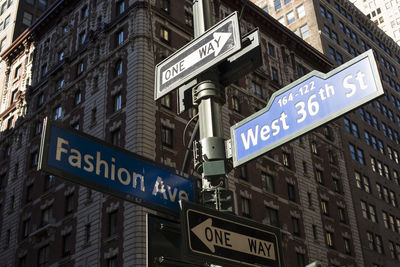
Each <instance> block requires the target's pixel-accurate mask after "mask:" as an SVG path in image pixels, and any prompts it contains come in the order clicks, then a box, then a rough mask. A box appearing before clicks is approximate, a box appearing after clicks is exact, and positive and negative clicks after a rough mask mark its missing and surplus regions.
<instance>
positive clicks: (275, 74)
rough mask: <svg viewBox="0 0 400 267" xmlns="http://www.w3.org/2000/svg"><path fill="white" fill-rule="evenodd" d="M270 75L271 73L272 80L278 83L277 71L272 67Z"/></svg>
mask: <svg viewBox="0 0 400 267" xmlns="http://www.w3.org/2000/svg"><path fill="white" fill-rule="evenodd" d="M271 73H272V80H273V81H275V82H277V83H279V74H278V70H277V69H275V68H274V67H272V68H271Z"/></svg>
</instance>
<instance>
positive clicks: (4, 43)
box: [0, 24, 7, 52]
mask: <svg viewBox="0 0 400 267" xmlns="http://www.w3.org/2000/svg"><path fill="white" fill-rule="evenodd" d="M1 26H2V24H0V27H1ZM6 39H7V37H4V38H3V39H2V40H1V42H0V52H3V49H4V47H5V46H6Z"/></svg>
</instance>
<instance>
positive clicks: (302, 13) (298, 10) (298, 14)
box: [296, 4, 306, 19]
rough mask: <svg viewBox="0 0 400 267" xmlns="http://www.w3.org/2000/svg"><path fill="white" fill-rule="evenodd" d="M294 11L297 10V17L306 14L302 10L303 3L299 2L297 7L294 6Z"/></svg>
mask: <svg viewBox="0 0 400 267" xmlns="http://www.w3.org/2000/svg"><path fill="white" fill-rule="evenodd" d="M296 11H297V17H298V18H299V19H300V18H302V17H304V16H305V15H306V12H305V10H304V5H303V4H301V5H299V6H298V7H296Z"/></svg>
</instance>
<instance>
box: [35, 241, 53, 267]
mask: <svg viewBox="0 0 400 267" xmlns="http://www.w3.org/2000/svg"><path fill="white" fill-rule="evenodd" d="M49 249H50V246H49V245H45V246H43V247H41V248H39V251H38V267H47V266H48V264H49Z"/></svg>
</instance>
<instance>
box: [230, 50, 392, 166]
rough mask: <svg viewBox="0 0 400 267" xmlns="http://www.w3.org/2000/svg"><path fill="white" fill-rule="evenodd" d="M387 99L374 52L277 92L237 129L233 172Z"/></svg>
mask: <svg viewBox="0 0 400 267" xmlns="http://www.w3.org/2000/svg"><path fill="white" fill-rule="evenodd" d="M383 94H384V92H383V88H382V84H381V80H380V78H379V73H378V69H377V66H376V62H375V58H374V55H373V53H372V50H369V51H367V52H365V53H363V54H361V55H360V56H358V57H356V58H354V59H352V60H350V61H349V62H347V63H345V64H344V65H342V66H340V67H338V68H336V69H334V70H333V71H331V72H329V73H327V74H322V73H320V72H317V71H313V72H311V73H309V74H308V75H306V76H304V77H303V78H301V79H299V80H297V81H295V82H293V83H291V84H289V85H288V86H286V87H285V88H283V89H281V90H279V91H277V92H275V93H274V94H273V95H272V96H271V99H270V101H269V102H268V104H267V106H266V107H265V108H264V109H262V110H260V111H259V112H257V113H255V114H253V115H251V116H250V117H248V118H246V119H244V120H243V121H241V122H239V123H237V124H235V125H234V126H232V127H231V138H232V156H233V166H234V167H237V166H239V165H240V164H243V163H246V162H248V161H249V160H252V159H254V158H256V157H258V156H261V155H263V154H264V153H266V152H268V151H270V150H272V149H274V148H276V147H278V146H280V145H282V144H284V143H286V142H288V141H290V140H292V139H294V138H297V137H298V136H300V135H301V134H304V133H306V132H308V131H310V130H312V129H315V128H317V127H319V126H321V125H322V124H324V123H327V122H328V121H330V120H332V119H335V118H337V117H339V116H341V115H343V114H345V113H347V112H349V111H350V110H352V109H355V108H357V107H359V106H361V105H363V104H365V103H367V102H369V101H371V100H373V99H375V98H377V97H379V96H381V95H383Z"/></svg>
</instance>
